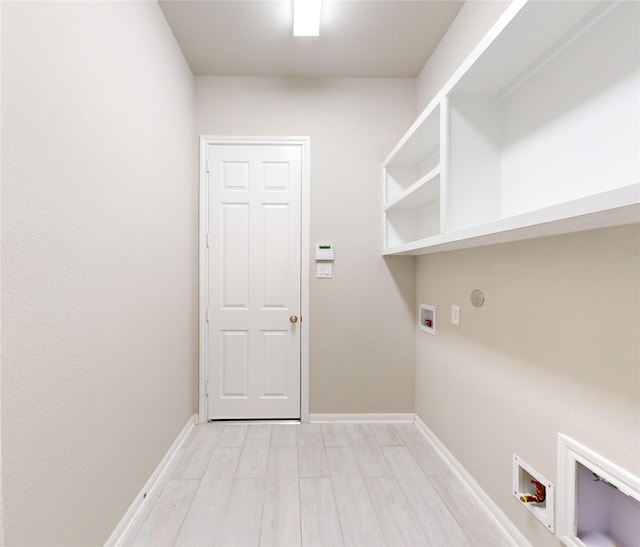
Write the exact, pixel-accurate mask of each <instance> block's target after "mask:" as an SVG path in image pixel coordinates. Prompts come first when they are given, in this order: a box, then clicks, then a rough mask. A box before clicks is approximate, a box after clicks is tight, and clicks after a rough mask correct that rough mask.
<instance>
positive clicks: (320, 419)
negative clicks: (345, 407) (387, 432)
mask: <svg viewBox="0 0 640 547" xmlns="http://www.w3.org/2000/svg"><path fill="white" fill-rule="evenodd" d="M414 419H415V414H413V413H395V412H390V413H386V414H385V413H371V414H309V423H312V424H331V423H343V424H356V423H400V422H410V423H413V422H414Z"/></svg>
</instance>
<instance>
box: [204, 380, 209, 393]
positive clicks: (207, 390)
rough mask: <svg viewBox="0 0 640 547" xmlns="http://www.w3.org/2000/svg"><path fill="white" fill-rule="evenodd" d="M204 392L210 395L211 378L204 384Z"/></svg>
mask: <svg viewBox="0 0 640 547" xmlns="http://www.w3.org/2000/svg"><path fill="white" fill-rule="evenodd" d="M204 394H205V396H206V397H208V396H209V380H207V381H206V383H205V384H204Z"/></svg>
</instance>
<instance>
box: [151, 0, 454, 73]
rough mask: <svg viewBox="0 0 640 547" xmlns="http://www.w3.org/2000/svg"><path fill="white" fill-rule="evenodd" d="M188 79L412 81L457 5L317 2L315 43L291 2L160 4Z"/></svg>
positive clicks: (406, 0)
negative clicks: (296, 28) (297, 27)
mask: <svg viewBox="0 0 640 547" xmlns="http://www.w3.org/2000/svg"><path fill="white" fill-rule="evenodd" d="M159 3H160V7H161V9H162V11H163V12H164V15H165V17H166V19H167V22H168V23H169V26H170V27H171V30H172V31H173V34H174V35H175V37H176V39H177V41H178V44H180V48H181V49H182V52H183V54H184V56H185V57H186V59H187V62H188V63H189V66H190V67H191V70H192V71H193V73H194V74H196V75H210V76H213V75H216V76H297V77H361V78H369V77H370V78H413V77H416V76H417V75H418V74H419V72H420V70H421V69H422V67H423V66H424V65H425V63H426V62H427V60H428V59H429V57H430V56H431V53H432V52H433V50H434V49H435V48H436V46H437V45H438V42H439V41H440V39H441V38H442V36H443V35H444V33H445V32H446V30H447V29H448V28H449V25H450V24H451V22H452V21H453V19H454V18H455V16H456V14H457V13H458V11H459V10H460V8H461V7H462V4H463V3H464V1H463V0H324V1H323V6H322V19H321V23H320V36H319V37H296V38H294V37H293V35H292V25H293V23H292V14H293V9H292V2H291V0H160V2H159Z"/></svg>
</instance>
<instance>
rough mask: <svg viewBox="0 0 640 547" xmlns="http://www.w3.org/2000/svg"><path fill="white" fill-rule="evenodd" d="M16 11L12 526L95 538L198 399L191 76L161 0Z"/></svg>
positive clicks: (8, 398) (29, 540)
mask: <svg viewBox="0 0 640 547" xmlns="http://www.w3.org/2000/svg"><path fill="white" fill-rule="evenodd" d="M2 11H3V13H2V25H3V27H2V175H3V179H2V236H3V242H2V243H3V244H2V299H3V301H2V327H3V333H2V337H3V340H2V367H3V370H2V375H3V378H2V420H3V423H2V457H3V462H2V463H3V469H4V474H3V478H4V502H5V507H4V509H5V514H4V516H5V539H6V542H7V544H10V545H65V546H67V545H97V544H102V543H103V542H104V541H105V540H106V539H107V538H108V536H109V535H110V533H111V532H112V531H113V529H114V527H115V526H116V524H117V523H118V521H119V520H120V518H121V517H122V515H123V514H124V512H125V511H126V509H127V508H128V506H129V504H130V503H131V502H132V501H133V498H134V496H135V495H136V494H137V493H138V491H139V489H140V488H141V487H142V485H143V484H144V483H145V481H146V480H147V478H148V477H149V476H150V474H151V473H152V471H153V470H154V469H155V467H156V466H157V465H158V463H159V462H160V460H161V459H162V456H163V455H164V453H165V452H166V451H167V449H168V448H169V446H170V445H171V443H172V442H173V440H174V439H175V438H176V436H177V435H178V433H179V432H180V430H181V429H182V427H183V426H184V425H185V424H186V422H187V420H188V419H189V417H190V416H191V415H192V414H193V413H194V411H195V409H196V399H195V393H196V371H197V243H196V241H197V147H196V144H197V141H196V139H195V138H194V131H193V77H192V75H191V73H190V71H189V69H188V67H187V65H186V63H185V61H184V59H183V57H182V54H181V53H180V50H179V49H178V47H177V45H176V44H175V41H174V39H173V36H172V34H171V32H170V31H169V29H168V26H167V24H166V22H165V20H164V18H163V16H162V13H161V11H160V9H159V7H158V6H157V4H156V3H152V2H112V3H111V2H110V3H104V2H77V3H74V2H70V3H49V2H43V3H36V2H22V3H10V2H3V4H2Z"/></svg>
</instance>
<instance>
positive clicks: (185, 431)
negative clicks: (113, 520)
mask: <svg viewBox="0 0 640 547" xmlns="http://www.w3.org/2000/svg"><path fill="white" fill-rule="evenodd" d="M197 423H198V415H197V414H194V415H193V416H191V418H189V420H188V421H187V423H186V425H185V426H184V427H183V428H182V431H180V433H179V434H178V436H177V437H176V440H175V441H173V444H172V445H171V447H170V448H169V450H168V451H167V453H166V454H165V455H164V458H162V461H161V462H160V463H159V464H158V467H156V469H155V471H154V472H153V473H152V474H151V476H150V477H149V480H147V482H146V483H145V484H144V486H143V487H142V490H140V492H139V493H138V495H137V496H136V497H135V498H134V500H133V503H132V504H131V505H130V507H129V509H127V512H126V513H125V514H124V516H123V517H122V519H120V522H119V523H118V525H117V526H116V527H115V529H114V530H113V532H112V533H111V535H110V536H109V539H108V540H107V541H106V543H105V546H112V545H114V546H115V545H123V544H124V540H125V539H127V535H128V534H129V532H130V531H131V530H132V528H133V526H134V524H135V523H136V522H138V520H139V519H140V517H141V515H143V514H144V511H145V510H146V509H148V507H149V500H151V499H152V498H153V497H154V496H155V495H156V494H157V493H159V492H160V491H161V490H162V488H163V486H164V485H165V483H166V482H167V481H168V480H169V470H170V469H171V465H172V464H173V462H174V460H175V459H176V456H177V455H178V453H179V451H180V448H181V447H182V445H183V443H184V441H185V440H186V438H187V435H189V433H190V432H191V429H192V428H193V426H194V425H195V424H197ZM129 539H131V538H129Z"/></svg>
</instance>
